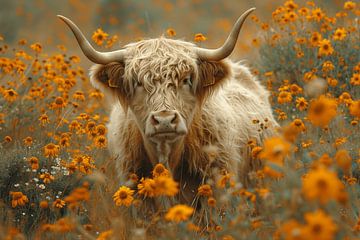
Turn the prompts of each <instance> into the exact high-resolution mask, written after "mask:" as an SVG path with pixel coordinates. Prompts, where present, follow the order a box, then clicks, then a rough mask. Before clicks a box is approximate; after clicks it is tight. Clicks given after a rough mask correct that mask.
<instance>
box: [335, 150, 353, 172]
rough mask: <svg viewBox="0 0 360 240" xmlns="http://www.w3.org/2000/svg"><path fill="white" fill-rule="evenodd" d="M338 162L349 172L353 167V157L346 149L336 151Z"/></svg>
mask: <svg viewBox="0 0 360 240" xmlns="http://www.w3.org/2000/svg"><path fill="white" fill-rule="evenodd" d="M334 158H335V160H336V164H337V165H338V166H339V167H340V168H341V169H342V170H343V171H344V172H345V173H347V172H348V171H349V170H350V168H351V161H352V159H351V157H350V155H349V153H348V151H346V150H345V149H341V150H339V151H337V152H336V154H335V157H334Z"/></svg>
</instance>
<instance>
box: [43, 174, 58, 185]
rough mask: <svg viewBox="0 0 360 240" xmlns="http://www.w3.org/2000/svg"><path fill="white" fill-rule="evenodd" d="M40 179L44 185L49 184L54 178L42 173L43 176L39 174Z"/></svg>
mask: <svg viewBox="0 0 360 240" xmlns="http://www.w3.org/2000/svg"><path fill="white" fill-rule="evenodd" d="M40 179H42V180H43V182H44V183H50V182H51V181H53V180H54V179H55V177H54V176H53V175H51V174H50V173H43V174H40Z"/></svg>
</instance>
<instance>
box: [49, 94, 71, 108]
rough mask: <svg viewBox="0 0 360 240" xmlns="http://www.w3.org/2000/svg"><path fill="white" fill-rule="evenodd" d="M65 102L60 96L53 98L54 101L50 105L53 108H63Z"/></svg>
mask: <svg viewBox="0 0 360 240" xmlns="http://www.w3.org/2000/svg"><path fill="white" fill-rule="evenodd" d="M66 105H67V103H66V102H65V100H64V99H63V98H62V97H57V98H55V101H54V102H53V103H52V104H51V107H52V108H53V109H56V108H64V107H66Z"/></svg>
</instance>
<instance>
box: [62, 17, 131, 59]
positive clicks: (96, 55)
mask: <svg viewBox="0 0 360 240" xmlns="http://www.w3.org/2000/svg"><path fill="white" fill-rule="evenodd" d="M57 16H58V17H59V18H60V19H61V20H63V21H64V22H65V23H66V24H67V25H68V26H69V27H70V29H71V31H72V32H73V33H74V35H75V37H76V40H77V41H78V43H79V46H80V48H81V50H82V51H83V53H84V54H85V56H86V57H87V58H88V59H89V60H90V61H92V62H94V63H99V64H107V63H110V62H119V61H121V60H123V59H124V57H125V50H124V49H121V50H117V51H113V52H98V51H96V50H95V49H94V48H93V47H92V46H91V44H90V43H89V41H88V40H87V39H86V38H85V36H84V34H83V33H82V32H81V31H80V29H79V28H78V27H77V26H76V25H75V23H73V22H72V21H71V20H70V19H68V18H66V17H64V16H61V15H57Z"/></svg>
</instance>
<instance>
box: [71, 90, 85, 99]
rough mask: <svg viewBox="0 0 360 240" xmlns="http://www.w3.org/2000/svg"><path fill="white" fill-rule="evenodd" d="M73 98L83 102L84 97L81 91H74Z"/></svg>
mask: <svg viewBox="0 0 360 240" xmlns="http://www.w3.org/2000/svg"><path fill="white" fill-rule="evenodd" d="M73 98H74V99H76V100H79V101H85V95H84V93H83V92H82V91H76V92H75V93H74V94H73Z"/></svg>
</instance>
